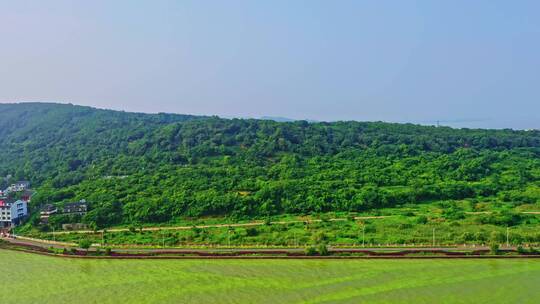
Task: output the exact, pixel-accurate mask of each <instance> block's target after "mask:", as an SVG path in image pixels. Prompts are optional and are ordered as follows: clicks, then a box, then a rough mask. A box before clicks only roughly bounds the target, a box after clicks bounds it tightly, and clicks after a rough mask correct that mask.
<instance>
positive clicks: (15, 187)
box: [7, 181, 30, 192]
mask: <svg viewBox="0 0 540 304" xmlns="http://www.w3.org/2000/svg"><path fill="white" fill-rule="evenodd" d="M28 189H30V182H29V181H18V182H16V183H14V184H12V185H11V186H9V187H8V189H7V190H9V192H21V191H24V190H28Z"/></svg>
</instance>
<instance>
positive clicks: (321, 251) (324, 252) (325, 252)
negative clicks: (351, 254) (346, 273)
mask: <svg viewBox="0 0 540 304" xmlns="http://www.w3.org/2000/svg"><path fill="white" fill-rule="evenodd" d="M319 254H320V255H322V256H325V255H328V254H329V251H328V247H327V246H326V244H320V245H319Z"/></svg>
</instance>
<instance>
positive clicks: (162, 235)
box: [161, 232, 165, 248]
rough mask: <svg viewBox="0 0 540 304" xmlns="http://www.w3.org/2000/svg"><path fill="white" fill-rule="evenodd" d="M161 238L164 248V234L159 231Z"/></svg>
mask: <svg viewBox="0 0 540 304" xmlns="http://www.w3.org/2000/svg"><path fill="white" fill-rule="evenodd" d="M161 239H162V244H163V246H162V247H163V248H165V234H164V233H163V232H162V233H161Z"/></svg>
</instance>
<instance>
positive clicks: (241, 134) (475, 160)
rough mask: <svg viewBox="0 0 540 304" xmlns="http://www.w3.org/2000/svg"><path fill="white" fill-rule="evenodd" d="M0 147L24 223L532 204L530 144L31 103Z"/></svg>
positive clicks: (539, 168) (533, 140)
mask: <svg viewBox="0 0 540 304" xmlns="http://www.w3.org/2000/svg"><path fill="white" fill-rule="evenodd" d="M0 141H1V142H2V145H0V176H6V175H8V174H9V175H12V179H30V180H31V181H32V182H33V184H34V185H36V188H37V190H38V192H37V195H35V197H34V198H33V200H32V204H31V205H32V206H31V207H32V208H33V210H34V211H36V210H37V209H38V208H39V206H40V205H42V204H45V203H53V204H57V205H59V206H60V205H62V203H64V202H68V201H74V200H79V199H86V200H87V201H88V202H89V208H90V212H89V213H88V214H87V215H86V216H84V218H82V219H81V220H82V221H83V222H86V223H89V224H95V225H96V226H97V227H109V226H112V225H118V224H130V223H160V222H168V221H171V220H174V219H177V218H181V217H186V216H191V217H197V216H207V215H226V216H234V217H239V218H249V217H264V216H268V215H276V214H285V213H291V214H308V213H319V212H327V211H365V210H370V209H378V208H388V207H394V206H399V205H402V204H416V203H421V202H428V201H440V200H458V199H476V200H478V199H484V198H489V199H490V201H502V202H509V203H512V204H524V203H538V202H540V132H539V131H513V130H473V129H452V128H447V127H438V128H437V127H427V126H418V125H412V124H389V123H381V122H372V123H366V122H334V123H325V122H320V123H308V122H305V121H297V122H275V121H269V120H253V119H221V118H217V117H196V116H187V115H173V114H137V113H126V112H117V111H110V110H98V109H93V108H88V107H80V106H72V105H59V104H39V103H31V104H1V105H0ZM34 214H36V213H34ZM72 220H73V219H68V218H62V217H61V216H60V217H58V218H57V219H56V220H55V221H53V222H52V225H59V224H61V223H62V222H68V221H72ZM32 223H33V224H37V217H36V216H34V218H33V221H32Z"/></svg>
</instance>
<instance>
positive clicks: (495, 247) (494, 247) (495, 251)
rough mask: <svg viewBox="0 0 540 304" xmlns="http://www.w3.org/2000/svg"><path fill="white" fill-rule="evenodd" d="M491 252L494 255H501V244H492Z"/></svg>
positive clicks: (490, 246)
mask: <svg viewBox="0 0 540 304" xmlns="http://www.w3.org/2000/svg"><path fill="white" fill-rule="evenodd" d="M489 251H490V253H491V254H493V255H497V254H499V244H497V243H491V245H489Z"/></svg>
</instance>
